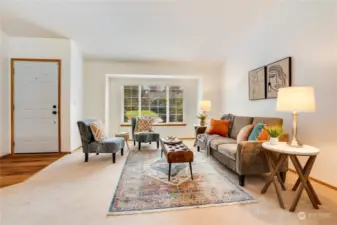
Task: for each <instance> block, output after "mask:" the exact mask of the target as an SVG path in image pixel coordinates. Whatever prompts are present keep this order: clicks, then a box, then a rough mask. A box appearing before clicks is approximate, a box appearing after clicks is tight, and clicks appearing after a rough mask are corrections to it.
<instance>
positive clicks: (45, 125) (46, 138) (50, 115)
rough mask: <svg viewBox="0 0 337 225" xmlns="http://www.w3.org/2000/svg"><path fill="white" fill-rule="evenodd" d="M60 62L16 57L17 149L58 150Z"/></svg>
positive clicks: (27, 151) (34, 151)
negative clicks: (22, 59)
mask: <svg viewBox="0 0 337 225" xmlns="http://www.w3.org/2000/svg"><path fill="white" fill-rule="evenodd" d="M58 66H59V64H58V63H57V62H38V61H14V90H13V91H14V93H13V94H14V102H13V104H14V114H13V116H14V153H39V152H40V153H41V152H58V149H59V146H58V145H59V142H58V123H59V121H58V113H59V110H58V108H59V106H58V69H59V68H58Z"/></svg>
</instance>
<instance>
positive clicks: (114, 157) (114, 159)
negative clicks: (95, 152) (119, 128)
mask: <svg viewBox="0 0 337 225" xmlns="http://www.w3.org/2000/svg"><path fill="white" fill-rule="evenodd" d="M115 162H116V153H112V163H115Z"/></svg>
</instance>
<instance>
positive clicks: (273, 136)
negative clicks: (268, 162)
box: [264, 126, 283, 145]
mask: <svg viewBox="0 0 337 225" xmlns="http://www.w3.org/2000/svg"><path fill="white" fill-rule="evenodd" d="M264 129H265V130H266V131H267V132H268V134H269V135H270V144H272V145H275V144H277V143H278V137H279V136H280V135H281V134H282V132H283V128H282V126H265V127H264Z"/></svg>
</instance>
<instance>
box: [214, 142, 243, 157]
mask: <svg viewBox="0 0 337 225" xmlns="http://www.w3.org/2000/svg"><path fill="white" fill-rule="evenodd" d="M237 149H238V145H237V144H221V145H219V146H218V152H220V153H222V154H224V155H225V156H227V157H228V158H230V159H233V160H235V159H236V152H237Z"/></svg>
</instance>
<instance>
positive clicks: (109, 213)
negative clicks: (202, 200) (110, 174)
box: [107, 200, 257, 216]
mask: <svg viewBox="0 0 337 225" xmlns="http://www.w3.org/2000/svg"><path fill="white" fill-rule="evenodd" d="M250 203H257V200H247V201H240V202H228V203H219V204H205V205H196V206H183V207H175V208H165V209H151V210H142V211H127V212H108V214H107V216H123V215H133V214H143V213H157V212H167V211H176V210H186V209H198V208H208V207H218V206H229V205H241V204H250Z"/></svg>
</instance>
